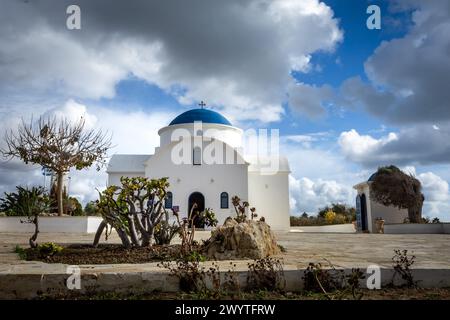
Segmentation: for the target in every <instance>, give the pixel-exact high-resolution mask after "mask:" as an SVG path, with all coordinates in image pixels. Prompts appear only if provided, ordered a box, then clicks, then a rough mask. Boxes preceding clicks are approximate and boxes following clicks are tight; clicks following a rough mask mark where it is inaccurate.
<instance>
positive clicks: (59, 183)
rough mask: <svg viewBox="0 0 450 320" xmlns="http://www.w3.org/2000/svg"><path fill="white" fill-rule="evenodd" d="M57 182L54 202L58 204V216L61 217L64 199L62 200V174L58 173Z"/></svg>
mask: <svg viewBox="0 0 450 320" xmlns="http://www.w3.org/2000/svg"><path fill="white" fill-rule="evenodd" d="M57 179H58V181H57V182H56V200H57V202H58V216H62V215H63V212H64V199H63V179H64V172H58V176H57Z"/></svg>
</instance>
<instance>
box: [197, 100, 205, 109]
mask: <svg viewBox="0 0 450 320" xmlns="http://www.w3.org/2000/svg"><path fill="white" fill-rule="evenodd" d="M198 105H199V106H200V107H201V108H202V109H203V107H204V106H206V103H205V102H204V101H203V100H202V101H200V103H199V104H198Z"/></svg>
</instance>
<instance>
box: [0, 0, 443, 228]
mask: <svg viewBox="0 0 450 320" xmlns="http://www.w3.org/2000/svg"><path fill="white" fill-rule="evenodd" d="M72 3H74V1H57V0H54V1H50V0H49V1H44V0H40V1H38V0H22V1H19V0H17V1H13V0H1V2H0V6H1V7H0V127H1V129H2V134H3V132H4V130H5V129H8V128H14V127H15V126H16V125H17V123H18V122H19V121H20V119H21V118H22V117H23V118H25V119H30V118H31V116H32V115H34V117H37V116H39V115H42V114H56V115H64V116H66V117H69V118H72V119H76V118H77V117H80V116H81V115H84V116H85V117H86V118H87V124H88V126H90V127H95V128H103V129H104V130H109V131H110V132H112V133H113V142H114V144H115V147H114V149H113V150H111V153H141V154H149V153H152V152H153V149H154V147H155V146H156V145H157V143H158V136H157V133H156V132H157V130H158V129H159V128H160V127H161V126H163V125H166V124H168V123H169V122H170V120H171V119H172V118H173V117H175V116H176V115H177V114H179V113H181V112H183V111H185V110H188V109H190V108H192V107H194V106H196V105H197V103H198V102H199V101H200V100H205V101H206V102H207V105H208V107H209V108H212V109H214V110H217V111H219V112H221V113H222V114H224V115H225V116H226V117H227V118H228V119H229V120H230V121H231V122H232V123H233V124H235V125H236V126H240V127H242V128H244V129H247V128H276V129H279V130H280V135H281V149H282V152H283V153H284V154H286V155H287V157H288V158H289V160H290V163H291V168H292V174H291V177H290V189H291V208H292V213H293V214H299V213H302V212H303V211H306V212H310V213H314V212H316V211H317V208H318V207H320V206H324V205H326V204H329V203H330V202H345V203H350V204H353V202H354V197H355V192H354V190H353V189H352V186H353V185H354V184H356V183H358V182H360V181H362V180H365V179H367V178H368V177H369V176H370V174H371V173H372V172H373V171H374V170H376V168H377V167H378V166H380V165H387V164H396V165H398V166H400V167H401V168H403V169H404V170H406V171H408V172H411V173H413V174H415V175H416V176H417V177H418V178H419V179H420V180H421V182H422V184H423V187H424V193H425V197H426V202H425V208H424V214H425V215H427V216H430V217H435V216H438V217H439V218H441V220H447V221H448V220H450V204H449V203H450V202H449V201H450V193H449V186H448V182H449V181H450V170H449V167H450V166H449V165H450V102H449V101H450V90H449V89H450V85H449V83H450V2H449V1H448V0H442V1H441V0H429V1H420V0H393V1H381V0H380V1H366V0H359V1H352V2H351V6H349V5H348V2H346V1H338V0H325V1H319V0H279V1H264V0H247V1H243V0H227V1H211V0H190V1H174V0H172V1H146V0H135V1H120V2H119V1H114V2H112V1H107V0H96V1H90V0H78V1H76V3H77V4H78V5H79V6H80V7H81V30H68V29H67V28H66V19H67V14H66V8H67V6H68V5H70V4H72ZM370 4H377V5H379V6H380V7H381V14H382V25H381V30H369V29H367V28H366V19H367V17H368V15H367V14H366V9H367V7H368V5H370ZM0 143H3V141H2V142H0ZM39 183H41V184H42V183H43V176H42V175H41V174H40V168H36V167H27V166H24V165H23V164H21V163H20V162H18V161H10V162H1V163H0V192H1V193H3V192H4V191H10V190H12V189H13V188H14V186H15V185H18V184H29V185H31V184H39ZM105 183H106V174H105V173H103V172H100V173H98V172H95V171H94V170H87V171H86V170H85V171H81V172H72V173H71V182H70V191H71V193H72V194H74V195H75V196H77V197H78V198H79V199H80V200H82V201H83V202H86V201H88V200H91V199H94V198H95V196H96V192H94V191H93V190H95V188H96V187H103V186H104V185H105Z"/></svg>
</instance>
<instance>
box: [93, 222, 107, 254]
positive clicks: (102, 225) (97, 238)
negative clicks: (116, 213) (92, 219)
mask: <svg viewBox="0 0 450 320" xmlns="http://www.w3.org/2000/svg"><path fill="white" fill-rule="evenodd" d="M107 225H108V224H107V223H106V222H105V221H102V222H101V223H100V225H99V226H98V229H97V232H96V233H95V237H94V243H93V244H92V245H93V246H94V248H97V246H98V243H99V242H100V237H101V236H102V233H103V230H105V228H106V226H107Z"/></svg>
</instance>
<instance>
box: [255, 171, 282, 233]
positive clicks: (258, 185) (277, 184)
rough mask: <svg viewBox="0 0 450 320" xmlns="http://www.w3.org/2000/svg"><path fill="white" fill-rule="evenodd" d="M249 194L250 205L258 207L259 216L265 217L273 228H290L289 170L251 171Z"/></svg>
mask: <svg viewBox="0 0 450 320" xmlns="http://www.w3.org/2000/svg"><path fill="white" fill-rule="evenodd" d="M248 196H249V202H250V205H251V206H253V207H255V208H256V212H257V213H258V217H264V218H265V219H266V222H267V223H268V224H269V225H270V226H271V228H272V229H273V230H280V231H288V230H289V228H290V221H289V212H290V210H289V173H288V172H280V173H277V174H274V175H261V174H260V173H258V172H250V173H249V179H248Z"/></svg>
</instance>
